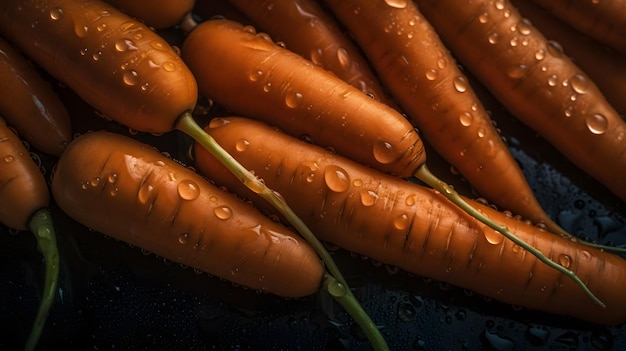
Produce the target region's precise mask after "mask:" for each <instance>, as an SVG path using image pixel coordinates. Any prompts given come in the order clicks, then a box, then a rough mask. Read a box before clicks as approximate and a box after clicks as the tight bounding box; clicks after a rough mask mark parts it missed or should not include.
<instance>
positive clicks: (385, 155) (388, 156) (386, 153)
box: [373, 141, 396, 164]
mask: <svg viewBox="0 0 626 351" xmlns="http://www.w3.org/2000/svg"><path fill="white" fill-rule="evenodd" d="M373 152H374V158H375V159H376V161H378V162H380V163H382V164H389V163H391V162H393V161H394V160H395V159H396V152H395V150H394V147H393V145H391V143H389V142H386V141H378V142H376V143H375V144H374V150H373Z"/></svg>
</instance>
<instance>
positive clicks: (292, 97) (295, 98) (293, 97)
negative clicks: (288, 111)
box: [285, 91, 302, 108]
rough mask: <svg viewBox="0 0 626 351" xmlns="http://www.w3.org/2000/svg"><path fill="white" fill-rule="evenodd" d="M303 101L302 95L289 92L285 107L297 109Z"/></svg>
mask: <svg viewBox="0 0 626 351" xmlns="http://www.w3.org/2000/svg"><path fill="white" fill-rule="evenodd" d="M301 100H302V94H301V93H297V92H293V91H289V92H287V95H286V96H285V105H287V107H289V108H296V107H297V106H298V104H299V103H300V101H301Z"/></svg>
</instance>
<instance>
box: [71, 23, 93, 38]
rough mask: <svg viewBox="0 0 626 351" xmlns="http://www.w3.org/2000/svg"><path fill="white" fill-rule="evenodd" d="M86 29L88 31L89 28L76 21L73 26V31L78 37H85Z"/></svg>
mask: <svg viewBox="0 0 626 351" xmlns="http://www.w3.org/2000/svg"><path fill="white" fill-rule="evenodd" d="M88 31H89V28H88V27H87V26H85V25H81V24H78V23H76V25H75V26H74V32H75V33H76V35H77V36H78V37H79V38H84V37H86V36H87V32H88Z"/></svg>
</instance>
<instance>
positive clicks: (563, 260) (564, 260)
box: [558, 254, 572, 268]
mask: <svg viewBox="0 0 626 351" xmlns="http://www.w3.org/2000/svg"><path fill="white" fill-rule="evenodd" d="M558 260H559V264H560V265H561V266H563V268H569V267H570V266H571V265H572V258H571V257H570V256H568V255H565V254H561V255H559V258H558Z"/></svg>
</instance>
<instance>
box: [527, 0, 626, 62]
mask: <svg viewBox="0 0 626 351" xmlns="http://www.w3.org/2000/svg"><path fill="white" fill-rule="evenodd" d="M526 1H529V0H526ZM532 2H534V3H536V4H537V5H539V6H541V7H543V8H545V9H546V10H548V11H550V12H551V13H552V14H553V15H554V16H556V17H558V18H559V19H561V20H562V21H564V22H566V23H569V24H570V25H571V26H573V27H574V28H576V29H578V30H579V31H580V32H583V33H587V34H589V35H590V36H591V37H593V38H595V39H596V40H599V41H601V42H603V43H605V44H608V45H610V46H612V47H613V48H615V49H617V50H618V51H620V52H622V53H626V11H624V10H625V9H626V2H625V1H624V0H610V1H597V0H592V1H569V0H551V1H539V0H533V1H532Z"/></svg>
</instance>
